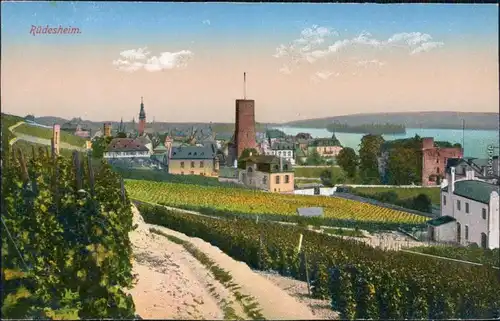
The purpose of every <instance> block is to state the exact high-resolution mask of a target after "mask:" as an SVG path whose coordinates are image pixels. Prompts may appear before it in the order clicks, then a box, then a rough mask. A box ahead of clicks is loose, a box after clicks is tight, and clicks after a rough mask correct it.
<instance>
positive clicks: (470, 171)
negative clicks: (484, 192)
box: [465, 166, 474, 180]
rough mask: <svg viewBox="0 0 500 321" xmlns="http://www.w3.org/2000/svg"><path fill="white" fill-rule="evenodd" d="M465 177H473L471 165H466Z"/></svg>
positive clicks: (471, 178)
mask: <svg viewBox="0 0 500 321" xmlns="http://www.w3.org/2000/svg"><path fill="white" fill-rule="evenodd" d="M465 178H466V179H468V180H473V179H474V170H473V169H472V167H469V166H467V169H466V172H465Z"/></svg>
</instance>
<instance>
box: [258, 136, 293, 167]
mask: <svg viewBox="0 0 500 321" xmlns="http://www.w3.org/2000/svg"><path fill="white" fill-rule="evenodd" d="M264 152H265V155H273V156H278V157H280V158H284V160H285V161H287V162H290V164H292V166H295V144H294V143H291V142H274V143H272V145H271V148H270V149H266V150H265V151H264Z"/></svg>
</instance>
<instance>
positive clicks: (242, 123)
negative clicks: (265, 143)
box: [234, 73, 257, 159]
mask: <svg viewBox="0 0 500 321" xmlns="http://www.w3.org/2000/svg"><path fill="white" fill-rule="evenodd" d="M243 84H244V94H243V99H237V100H236V117H235V130H234V144H235V146H234V147H235V149H236V150H235V152H236V155H235V156H236V158H237V159H238V158H239V157H240V156H241V153H242V152H243V151H244V150H245V149H247V148H256V147H257V144H256V142H255V101H254V100H249V99H246V73H244V74H243Z"/></svg>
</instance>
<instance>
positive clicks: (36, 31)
mask: <svg viewBox="0 0 500 321" xmlns="http://www.w3.org/2000/svg"><path fill="white" fill-rule="evenodd" d="M80 33H81V31H80V28H75V27H62V26H59V27H49V26H48V25H46V26H34V25H31V29H30V34H32V35H33V36H35V35H74V34H80Z"/></svg>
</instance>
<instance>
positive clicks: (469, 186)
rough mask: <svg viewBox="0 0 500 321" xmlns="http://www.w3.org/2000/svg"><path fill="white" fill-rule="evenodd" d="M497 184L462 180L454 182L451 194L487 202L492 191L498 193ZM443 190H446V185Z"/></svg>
mask: <svg viewBox="0 0 500 321" xmlns="http://www.w3.org/2000/svg"><path fill="white" fill-rule="evenodd" d="M498 188H499V187H498V186H497V185H493V184H490V183H486V182H483V181H479V180H464V181H458V182H455V191H454V193H453V194H455V195H458V196H462V197H465V198H468V199H470V200H473V201H476V202H480V203H483V204H488V203H489V202H490V196H491V193H492V192H497V193H498ZM443 192H448V186H447V187H445V188H443Z"/></svg>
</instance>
